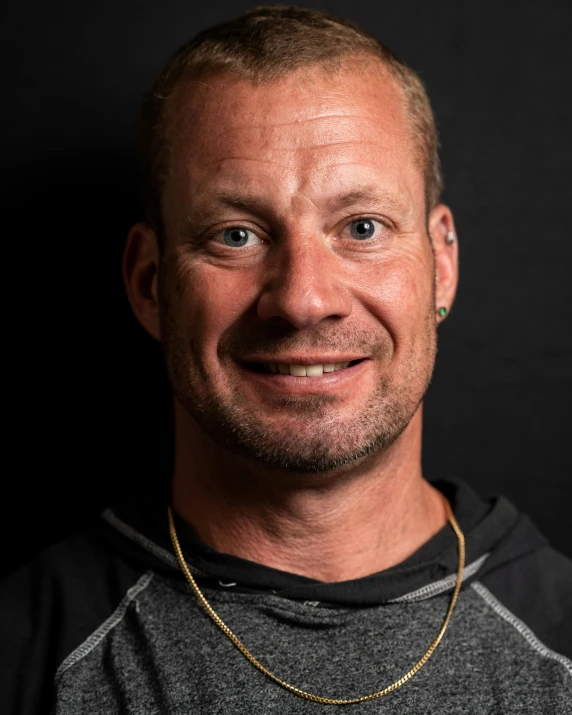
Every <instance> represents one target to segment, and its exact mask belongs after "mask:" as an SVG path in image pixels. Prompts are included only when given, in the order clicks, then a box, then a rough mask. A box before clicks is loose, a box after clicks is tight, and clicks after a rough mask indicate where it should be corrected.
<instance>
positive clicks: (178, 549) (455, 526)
mask: <svg viewBox="0 0 572 715" xmlns="http://www.w3.org/2000/svg"><path fill="white" fill-rule="evenodd" d="M444 501H445V510H446V512H447V518H448V519H449V523H450V524H451V526H452V527H453V530H454V531H455V534H456V535H457V540H458V548H459V565H458V570H457V583H456V584H455V588H454V590H453V595H452V597H451V602H450V604H449V610H448V611H447V615H446V616H445V620H444V621H443V625H442V626H441V630H440V631H439V633H438V634H437V637H436V638H435V640H434V641H433V643H431V645H430V646H429V648H428V649H427V652H426V653H425V655H424V656H423V657H422V658H421V660H420V661H419V662H418V663H416V664H415V665H414V666H413V668H411V670H410V671H409V672H407V673H405V675H403V676H402V677H401V678H399V680H396V681H395V683H392V684H391V685H388V686H387V688H384V689H383V690H379V691H378V692H376V693H371V694H370V695H362V697H360V698H349V699H347V700H337V699H335V698H326V697H322V696H321V695H313V694H312V693H308V692H306V691H305V690H300V688H296V687H294V686H293V685H290V684H289V683H287V682H285V681H284V680H281V679H280V678H279V677H278V676H277V675H274V673H271V672H270V671H269V670H267V669H266V668H265V667H264V666H263V665H262V663H260V662H259V661H258V660H256V658H255V657H254V656H253V655H252V653H251V652H250V651H249V650H248V648H246V646H244V645H243V644H242V642H241V641H240V640H239V639H238V638H237V636H235V635H234V633H233V632H232V631H231V630H230V628H229V627H228V626H227V625H226V623H225V622H224V621H223V620H222V619H221V618H220V617H219V616H218V615H217V614H216V613H215V611H214V609H213V608H212V606H211V605H210V603H209V602H208V601H207V599H206V598H205V597H204V595H203V592H202V591H201V590H200V588H199V587H198V586H197V584H196V581H195V579H194V578H193V574H192V573H191V571H190V569H189V567H188V566H187V564H186V562H185V559H184V557H183V552H182V551H181V546H180V544H179V540H178V538H177V532H176V531H175V522H174V520H173V513H172V511H171V508H170V507H167V512H168V516H169V531H170V533H171V541H172V542H173V548H174V549H175V554H176V555H177V561H178V562H179V566H180V567H181V571H182V572H183V573H184V574H185V576H186V578H187V581H188V582H189V583H190V585H191V588H192V589H193V591H194V592H195V595H196V596H197V598H198V599H199V601H200V602H201V604H202V606H203V607H204V609H205V610H206V612H207V613H208V615H209V616H210V617H211V618H212V620H213V621H214V622H215V623H216V625H217V626H218V627H219V628H220V629H221V631H222V632H223V633H224V634H225V636H226V637H227V638H228V639H229V640H230V641H231V642H232V643H233V644H234V645H235V646H236V647H237V648H238V650H239V651H240V652H241V653H242V655H243V656H244V657H245V658H247V659H248V660H249V661H250V662H251V663H252V665H254V667H255V668H258V670H260V671H261V672H262V673H264V675H266V676H267V677H269V678H270V679H271V680H273V681H274V682H275V683H278V685H281V686H282V687H283V688H286V690H289V691H290V692H291V693H294V695H298V696H299V697H301V698H304V699H305V700H311V701H312V702H314V703H324V704H325V705H353V704H355V703H364V702H366V700H375V699H376V698H380V697H381V696H382V695H387V694H388V693H391V692H393V691H394V690H397V688H400V687H401V686H402V685H403V684H404V683H406V682H407V681H408V680H409V679H410V678H412V677H413V676H414V675H415V673H417V671H419V670H420V669H421V668H422V667H423V666H424V665H425V663H426V662H427V661H428V660H429V658H430V657H431V656H432V655H433V651H434V650H435V648H437V646H438V645H439V642H440V640H441V638H443V635H444V633H445V631H446V630H447V626H448V625H449V621H450V619H451V614H452V613H453V608H454V607H455V603H456V601H457V596H458V595H459V591H460V590H461V585H462V583H463V571H464V568H465V537H464V536H463V532H462V531H461V529H460V527H459V525H458V524H457V521H456V519H455V517H454V516H453V511H452V509H451V505H450V504H449V502H448V500H447V499H446V498H445V497H444Z"/></svg>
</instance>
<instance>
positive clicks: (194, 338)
mask: <svg viewBox="0 0 572 715" xmlns="http://www.w3.org/2000/svg"><path fill="white" fill-rule="evenodd" d="M172 275H173V277H174V278H173V285H172V289H171V290H170V292H169V296H170V298H169V300H170V301H171V305H170V311H171V313H173V312H174V313H175V316H176V320H177V322H178V323H179V327H180V329H181V330H182V331H183V332H184V333H185V334H186V335H188V338H189V341H190V342H191V343H192V344H193V345H194V346H195V347H196V348H197V346H200V348H197V349H198V350H199V351H200V352H202V353H207V354H214V353H216V349H217V345H218V342H219V340H220V337H221V335H222V334H223V333H224V332H225V331H226V330H227V329H228V328H229V326H231V325H233V324H234V323H235V322H237V321H238V320H239V319H240V318H241V316H243V315H244V313H245V311H247V310H248V309H249V307H250V305H251V304H253V303H255V301H256V295H255V293H254V290H253V289H254V286H255V281H253V280H252V276H248V275H245V273H243V272H241V271H221V269H220V268H217V267H214V266H212V265H209V264H207V263H198V262H189V261H184V260H180V261H179V263H178V265H176V266H175V267H174V270H173V271H172Z"/></svg>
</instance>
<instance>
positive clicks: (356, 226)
mask: <svg viewBox="0 0 572 715" xmlns="http://www.w3.org/2000/svg"><path fill="white" fill-rule="evenodd" d="M350 233H351V235H352V236H353V237H354V238H357V240H358V241H363V240H365V239H366V238H371V237H372V236H373V235H374V233H375V222H374V221H372V220H371V219H369V218H360V219H357V221H352V222H351V224H350Z"/></svg>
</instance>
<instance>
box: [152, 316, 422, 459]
mask: <svg viewBox="0 0 572 715" xmlns="http://www.w3.org/2000/svg"><path fill="white" fill-rule="evenodd" d="M168 305H169V304H168V302H167V303H164V306H165V307H164V309H163V310H162V330H163V333H162V334H163V340H162V342H163V351H164V356H165V361H166V365H167V370H168V373H169V377H170V381H171V385H172V387H173V391H174V394H175V397H176V398H177V400H178V401H179V402H180V404H181V405H182V406H183V408H184V409H185V410H186V411H187V413H188V414H189V415H190V416H191V418H192V419H193V420H194V421H195V422H196V423H197V424H198V425H199V426H200V428H201V429H202V430H203V431H204V432H205V433H206V434H207V435H208V436H209V437H210V438H211V439H212V440H213V441H214V442H215V443H217V444H220V445H221V446H222V445H224V447H225V448H227V449H229V450H231V451H234V452H236V453H237V454H240V455H242V456H243V457H247V458H249V459H253V460H256V461H258V462H261V463H264V464H266V465H268V466H269V467H272V468H274V469H279V470H285V471H291V472H298V473H316V472H329V471H332V470H340V469H343V468H344V467H347V466H348V465H351V464H356V463H359V462H360V461H363V460H365V459H366V458H367V457H368V456H370V455H373V454H375V453H380V452H383V451H384V450H386V449H387V448H388V447H390V446H391V445H392V444H393V443H394V442H395V440H397V438H398V437H399V436H400V435H401V434H402V432H403V431H404V430H405V428H406V427H407V425H408V424H409V422H410V421H411V419H412V418H413V416H414V414H415V412H416V411H417V409H418V407H419V405H420V404H421V402H422V400H423V397H424V395H425V392H426V390H427V388H428V386H429V383H430V380H431V375H432V372H433V366H434V361H435V354H436V327H435V322H434V319H433V314H432V313H431V314H429V313H427V315H426V316H425V321H424V325H423V327H422V330H423V332H424V340H423V341H422V345H423V347H422V349H421V354H410V355H409V357H408V358H407V359H406V360H405V361H403V362H402V364H401V365H399V366H397V369H396V370H394V371H393V375H391V373H390V372H387V373H386V375H381V376H380V378H379V380H378V382H377V384H376V386H375V388H374V390H373V391H372V394H371V395H370V396H369V398H368V399H367V400H366V402H365V404H364V406H363V408H362V409H361V410H360V411H359V413H358V414H353V415H352V416H351V417H350V418H345V419H342V418H340V417H339V416H338V415H337V414H336V407H335V403H336V398H335V397H333V396H328V395H322V396H320V395H313V396H308V395H305V396H300V397H297V396H293V397H283V398H274V399H273V406H275V407H276V409H277V412H281V413H282V414H286V415H287V416H288V418H291V417H292V416H293V415H294V416H295V417H296V421H295V423H296V425H297V426H296V429H294V430H292V429H290V430H289V429H287V428H284V427H283V426H282V427H281V426H280V419H279V418H277V419H274V420H273V421H272V424H271V425H269V424H265V423H264V421H263V420H262V419H261V415H260V411H259V410H257V409H256V407H255V406H254V405H252V404H251V403H250V402H249V401H248V400H247V399H246V397H245V396H244V395H243V393H242V392H241V390H240V385H239V384H231V385H230V387H229V388H227V390H226V391H225V394H222V391H221V390H217V389H216V386H215V385H214V384H213V381H212V375H210V374H209V372H208V370H207V369H206V368H205V366H204V365H202V362H201V360H200V356H199V354H198V352H195V351H194V350H193V343H192V340H191V339H190V338H189V336H188V335H187V334H185V332H184V331H183V330H182V329H181V326H180V325H179V323H178V321H177V320H176V317H175V314H174V311H173V310H172V309H169V307H168ZM340 342H341V344H344V345H345V346H346V347H347V343H346V342H344V341H339V340H338V341H337V344H338V345H339V344H340ZM266 344H267V345H269V344H270V343H268V342H266ZM333 344H336V343H333ZM298 346H300V343H299V341H298ZM321 346H322V347H331V345H328V343H327V342H326V344H324V342H323V341H322V342H321ZM308 379H311V378H308ZM287 421H288V423H290V424H291V423H292V420H291V419H288V420H287Z"/></svg>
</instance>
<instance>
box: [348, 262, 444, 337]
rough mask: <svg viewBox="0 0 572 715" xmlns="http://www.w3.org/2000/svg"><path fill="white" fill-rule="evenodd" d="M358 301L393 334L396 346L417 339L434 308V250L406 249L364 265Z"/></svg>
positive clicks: (357, 294) (357, 282) (357, 276)
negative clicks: (374, 263) (417, 250)
mask: <svg viewBox="0 0 572 715" xmlns="http://www.w3.org/2000/svg"><path fill="white" fill-rule="evenodd" d="M355 281H356V282H355V285H358V286H359V287H360V288H359V291H356V297H357V299H358V301H359V302H360V303H361V304H362V305H363V306H364V308H365V309H366V310H367V311H368V312H370V313H372V314H373V315H375V316H376V317H377V318H378V320H379V321H380V322H381V323H382V324H383V325H385V327H386V328H387V330H388V331H389V332H390V334H391V335H392V337H393V339H394V342H395V344H396V348H399V346H400V345H401V344H402V343H403V342H408V343H411V342H414V341H415V340H416V338H420V337H421V335H422V334H423V333H424V331H422V330H421V326H422V325H424V324H425V323H426V321H427V317H428V312H429V311H431V310H432V300H433V286H434V271H433V267H432V260H431V254H430V251H427V252H416V253H408V252H406V251H404V252H402V253H401V254H400V255H394V256H392V257H391V258H390V259H389V258H388V259H385V260H381V261H380V262H379V263H377V264H376V265H369V266H363V265H362V266H361V267H360V271H359V274H357V275H356V276H355Z"/></svg>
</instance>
